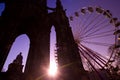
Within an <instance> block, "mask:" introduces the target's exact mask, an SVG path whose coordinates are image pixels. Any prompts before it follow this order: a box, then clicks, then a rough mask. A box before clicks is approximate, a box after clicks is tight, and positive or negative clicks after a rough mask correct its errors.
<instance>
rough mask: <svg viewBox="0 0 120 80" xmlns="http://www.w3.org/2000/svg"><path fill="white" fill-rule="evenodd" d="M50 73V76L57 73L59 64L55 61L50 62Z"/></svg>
mask: <svg viewBox="0 0 120 80" xmlns="http://www.w3.org/2000/svg"><path fill="white" fill-rule="evenodd" d="M48 74H49V76H52V77H53V76H56V75H57V65H56V63H55V62H51V63H50V67H49V70H48Z"/></svg>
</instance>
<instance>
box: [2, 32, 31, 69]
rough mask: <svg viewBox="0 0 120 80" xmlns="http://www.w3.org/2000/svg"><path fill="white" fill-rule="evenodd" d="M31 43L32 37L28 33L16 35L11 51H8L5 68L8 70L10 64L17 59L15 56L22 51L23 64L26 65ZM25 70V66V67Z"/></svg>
mask: <svg viewBox="0 0 120 80" xmlns="http://www.w3.org/2000/svg"><path fill="white" fill-rule="evenodd" d="M29 44H30V39H29V37H28V36H27V34H21V35H19V36H17V37H16V39H15V41H14V42H13V44H12V46H11V48H10V51H9V53H8V57H7V59H6V62H5V64H4V67H3V68H6V69H5V70H7V67H8V65H9V64H10V63H11V62H12V61H13V60H14V59H15V57H16V56H17V55H18V54H19V53H20V52H22V55H23V65H24V67H25V64H26V59H27V55H28V52H29ZM23 71H24V68H23Z"/></svg>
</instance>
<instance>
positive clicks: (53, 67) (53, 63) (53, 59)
mask: <svg viewBox="0 0 120 80" xmlns="http://www.w3.org/2000/svg"><path fill="white" fill-rule="evenodd" d="M48 74H49V76H52V77H55V76H56V75H57V53H56V32H55V27H54V26H52V28H51V33H50V66H49V70H48Z"/></svg>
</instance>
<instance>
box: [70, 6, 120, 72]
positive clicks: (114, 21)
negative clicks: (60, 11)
mask: <svg viewBox="0 0 120 80" xmlns="http://www.w3.org/2000/svg"><path fill="white" fill-rule="evenodd" d="M69 22H70V25H71V27H72V31H73V35H74V38H75V40H76V43H77V44H78V47H79V52H80V55H81V58H82V61H83V66H84V68H85V69H86V70H90V71H92V70H95V69H103V68H104V69H108V68H111V66H115V62H116V61H115V60H116V59H117V58H116V57H118V55H120V48H119V47H120V46H119V43H120V41H119V40H120V38H119V37H120V30H119V26H120V22H119V21H118V18H116V17H113V15H112V13H111V12H110V11H109V10H105V9H103V8H102V7H97V6H95V7H91V6H88V7H83V8H82V9H80V10H78V11H76V12H74V14H72V15H71V16H70V17H69Z"/></svg>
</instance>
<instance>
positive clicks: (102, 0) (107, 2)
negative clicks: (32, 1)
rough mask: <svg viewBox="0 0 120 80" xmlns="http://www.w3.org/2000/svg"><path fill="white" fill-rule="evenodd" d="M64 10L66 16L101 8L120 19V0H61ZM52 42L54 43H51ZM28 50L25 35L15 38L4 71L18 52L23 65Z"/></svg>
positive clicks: (51, 4) (50, 0) (51, 1)
mask: <svg viewBox="0 0 120 80" xmlns="http://www.w3.org/2000/svg"><path fill="white" fill-rule="evenodd" d="M55 1H56V0H48V6H49V7H55ZM61 1H62V4H63V7H64V9H67V11H66V13H67V16H70V15H72V14H73V13H74V12H76V11H78V10H80V9H81V8H83V7H88V6H101V7H102V8H104V9H108V10H110V11H111V12H112V14H113V16H115V17H117V18H119V19H120V0H61ZM3 8H4V6H3V4H0V12H1V10H3ZM54 34H55V32H54V31H53V32H52V33H51V35H54ZM53 42H54V41H53ZM28 48H29V39H28V37H27V36H26V35H21V36H19V37H17V38H16V40H15V42H14V43H13V46H12V48H11V51H10V54H9V56H8V58H7V61H6V63H5V65H4V69H5V70H6V69H7V66H8V64H9V63H11V62H12V61H13V60H14V59H15V57H16V55H17V54H19V52H22V53H23V57H24V60H23V62H24V63H23V65H24V64H25V61H26V56H27V54H26V53H28Z"/></svg>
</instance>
